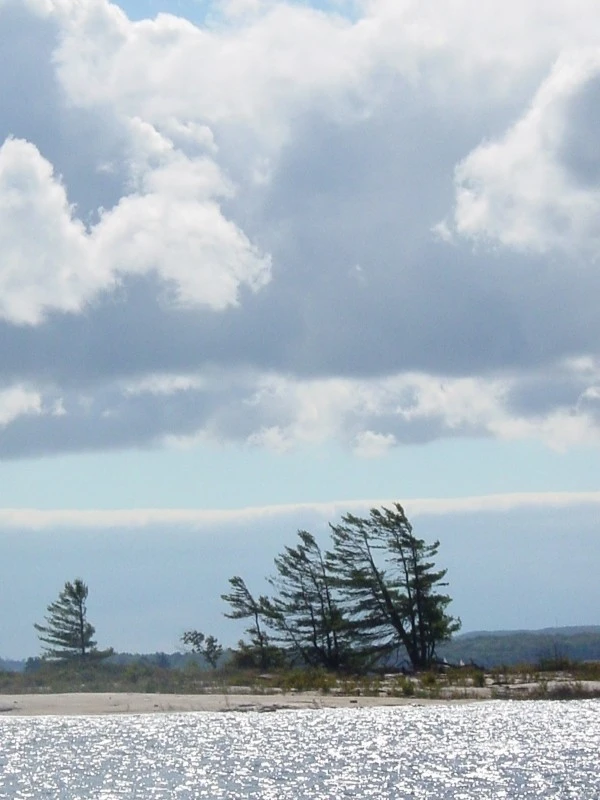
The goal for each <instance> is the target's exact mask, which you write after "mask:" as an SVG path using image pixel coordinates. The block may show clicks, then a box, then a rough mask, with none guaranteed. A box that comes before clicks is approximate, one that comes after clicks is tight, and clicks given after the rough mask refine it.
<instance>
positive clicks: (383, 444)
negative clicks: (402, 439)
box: [354, 431, 397, 458]
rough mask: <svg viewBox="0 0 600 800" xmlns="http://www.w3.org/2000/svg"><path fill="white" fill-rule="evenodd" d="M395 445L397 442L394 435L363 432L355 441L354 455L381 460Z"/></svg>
mask: <svg viewBox="0 0 600 800" xmlns="http://www.w3.org/2000/svg"><path fill="white" fill-rule="evenodd" d="M395 444H397V442H396V437H395V436H394V434H393V433H387V434H385V433H375V432H374V431H361V432H360V433H359V434H357V436H356V439H355V445H354V453H355V454H356V455H357V456H359V457H360V458H380V457H381V456H383V455H385V454H386V453H387V452H388V451H389V450H390V449H391V448H392V447H393V446H394V445H395Z"/></svg>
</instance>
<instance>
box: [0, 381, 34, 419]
mask: <svg viewBox="0 0 600 800" xmlns="http://www.w3.org/2000/svg"><path fill="white" fill-rule="evenodd" d="M41 412H42V398H41V396H40V395H39V394H38V393H37V392H34V391H31V390H30V389H26V388H25V387H23V386H11V387H10V388H9V389H2V390H0V427H3V426H6V425H10V423H11V422H13V421H14V420H15V419H18V418H19V417H21V416H23V415H26V414H36V415H37V414H40V413H41Z"/></svg>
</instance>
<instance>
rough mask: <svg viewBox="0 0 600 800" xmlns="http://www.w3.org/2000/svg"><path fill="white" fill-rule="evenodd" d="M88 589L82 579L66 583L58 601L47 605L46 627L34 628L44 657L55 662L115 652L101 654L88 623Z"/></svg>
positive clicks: (108, 653)
mask: <svg viewBox="0 0 600 800" xmlns="http://www.w3.org/2000/svg"><path fill="white" fill-rule="evenodd" d="M87 596H88V587H87V586H86V584H85V583H84V582H83V581H82V580H81V579H80V578H76V579H75V580H74V581H73V583H71V582H69V581H67V582H66V583H65V585H64V588H63V590H62V591H61V593H60V594H59V596H58V600H55V601H54V602H53V603H50V605H49V606H48V608H47V610H48V615H47V616H46V617H45V620H46V624H45V625H38V624H37V623H36V624H35V625H34V628H35V629H36V631H37V632H38V636H39V639H40V641H41V642H43V644H44V647H43V648H42V650H43V655H44V657H45V658H48V659H51V660H53V661H68V660H73V659H81V660H83V659H87V658H90V657H95V658H105V657H106V656H108V655H110V654H111V653H112V650H105V651H102V652H100V651H98V650H97V649H96V642H95V640H94V638H93V637H94V634H95V632H96V630H95V628H94V626H93V625H91V624H90V623H89V622H88V620H87V608H86V600H87Z"/></svg>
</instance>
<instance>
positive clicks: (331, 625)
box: [222, 503, 460, 669]
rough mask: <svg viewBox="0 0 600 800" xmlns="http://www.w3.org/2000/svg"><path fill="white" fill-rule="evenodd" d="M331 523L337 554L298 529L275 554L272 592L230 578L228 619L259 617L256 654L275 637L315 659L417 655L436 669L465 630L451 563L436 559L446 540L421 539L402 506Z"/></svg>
mask: <svg viewBox="0 0 600 800" xmlns="http://www.w3.org/2000/svg"><path fill="white" fill-rule="evenodd" d="M330 528H331V533H332V548H331V550H330V551H329V552H323V551H322V550H321V548H320V547H319V545H318V544H317V542H316V540H315V538H314V536H313V535H312V534H310V533H308V532H307V531H298V538H299V543H298V544H297V545H296V546H295V547H290V546H288V547H285V549H284V550H283V552H282V553H281V554H280V555H279V556H277V557H276V558H275V568H276V573H275V575H274V576H272V577H271V578H269V579H268V582H269V583H270V585H271V587H272V589H273V594H272V596H271V597H260V598H259V599H258V601H257V600H255V599H254V598H253V597H252V595H251V594H250V592H249V591H248V589H247V588H246V585H245V583H244V581H243V580H242V579H241V578H240V577H238V576H236V577H234V578H231V579H230V585H231V587H232V592H231V593H230V594H228V595H222V597H223V599H224V600H226V601H227V602H228V603H229V604H230V605H231V607H232V609H233V610H232V612H230V613H229V614H226V616H228V617H230V618H232V619H244V618H252V619H253V620H254V624H253V625H252V626H251V627H250V628H248V629H247V632H248V633H249V634H250V636H251V639H252V648H254V652H256V648H258V649H259V650H260V649H263V648H267V641H269V642H271V643H273V644H276V645H278V646H279V647H280V648H281V650H282V651H283V652H285V653H287V654H288V655H291V656H292V659H293V660H300V661H302V662H304V663H305V664H307V665H309V666H315V667H316V666H320V667H325V668H326V669H344V668H358V669H364V668H365V667H368V666H369V665H374V664H376V663H385V662H389V661H390V660H392V659H394V660H398V659H402V658H404V659H406V658H408V660H409V661H410V664H411V665H412V667H413V668H414V669H427V668H428V667H430V666H431V664H432V663H433V662H434V660H435V658H436V647H437V645H438V644H439V643H441V642H445V641H448V640H449V639H450V638H451V636H452V634H453V633H455V632H456V631H458V630H459V628H460V620H457V619H455V618H454V617H452V616H450V615H449V614H448V613H447V607H448V605H449V604H450V602H451V598H450V597H449V595H447V594H446V593H445V592H444V591H443V589H444V588H445V587H446V585H447V584H446V582H445V580H444V578H445V576H446V570H445V569H437V568H436V565H435V559H436V557H437V554H438V548H439V542H433V543H432V544H427V543H426V542H425V541H424V540H423V539H419V538H417V537H416V536H415V535H414V534H413V530H412V526H411V524H410V522H409V521H408V519H407V517H406V514H405V513H404V509H403V508H402V506H401V505H400V504H399V503H396V504H395V505H394V507H393V508H391V509H390V508H382V509H381V510H378V509H372V510H371V512H370V514H369V516H368V517H366V518H362V517H357V516H354V515H352V514H347V515H346V516H344V517H342V522H341V523H340V524H339V525H330ZM265 630H266V632H265ZM240 646H241V648H242V649H243V650H244V651H247V650H249V649H252V648H248V647H247V645H245V644H244V643H243V642H242V643H240ZM271 649H272V648H271Z"/></svg>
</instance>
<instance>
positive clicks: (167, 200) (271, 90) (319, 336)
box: [0, 0, 600, 657]
mask: <svg viewBox="0 0 600 800" xmlns="http://www.w3.org/2000/svg"><path fill="white" fill-rule="evenodd" d="M160 12H168V14H167V15H165V14H162V15H160ZM599 16H600V12H599V11H598V9H597V4H596V3H595V2H592V0H576V2H575V5H573V3H572V2H570V3H567V2H566V0H553V1H552V2H550V3H548V2H546V3H543V4H542V3H541V0H525V2H520V3H519V4H517V3H502V4H501V5H500V3H497V2H492V3H489V4H481V3H476V2H475V0H461V2H460V3H457V4H455V5H453V7H452V9H451V10H448V7H447V4H443V3H442V2H441V0H427V2H413V1H412V0H408V2H406V3H402V4H399V3H398V2H397V0H369V2H367V1H366V0H365V1H364V2H361V1H360V0H355V1H352V2H350V0H348V2H346V1H345V0H331V2H329V3H321V4H313V5H310V4H309V3H283V2H278V0H221V1H220V2H212V3H210V2H195V0H179V2H171V3H169V4H166V3H161V2H158V0H130V1H129V2H125V0H123V2H122V3H121V5H120V6H117V5H115V4H113V3H110V2H108V0H89V2H83V3H82V2H76V0H62V2H60V3H59V2H56V0H47V2H46V0H44V1H42V0H0V33H2V35H3V41H4V42H6V43H7V44H6V46H3V52H2V60H1V62H0V252H1V253H2V254H3V255H2V258H0V345H1V347H0V516H2V519H3V521H4V523H3V527H2V529H0V552H1V553H2V560H3V563H11V561H12V563H13V567H14V568H13V569H12V570H10V571H9V572H8V574H6V575H5V578H4V579H3V580H4V583H3V589H2V591H3V597H4V600H3V604H4V605H5V606H6V604H7V603H9V604H15V605H14V607H15V613H14V614H13V613H11V614H9V615H5V617H4V619H2V618H0V657H1V656H3V655H4V656H14V655H29V654H31V653H34V652H36V648H37V646H38V645H37V641H36V639H35V632H34V631H33V627H32V625H33V622H35V621H38V620H39V618H40V617H41V616H42V615H43V613H44V608H45V606H46V605H47V603H49V602H50V601H51V600H52V599H53V598H54V596H55V595H56V594H57V592H58V591H59V589H60V587H61V586H62V584H63V583H64V581H65V580H67V579H72V578H74V577H76V575H81V577H83V578H84V579H85V580H87V581H88V583H89V584H90V597H91V602H90V608H91V609H92V610H93V612H94V614H95V620H92V621H95V622H96V624H97V627H98V631H99V636H100V638H101V639H104V640H107V641H108V643H115V644H117V645H118V647H119V648H121V649H123V648H125V647H127V649H130V650H138V649H159V648H160V649H173V647H174V646H175V644H176V643H177V640H178V636H179V635H180V633H181V631H182V630H183V628H184V627H189V626H190V625H191V626H195V627H198V628H201V629H204V628H208V627H210V628H212V629H213V630H214V631H215V632H217V633H220V634H221V635H222V636H223V637H224V638H225V639H227V637H228V636H232V635H231V634H228V633H227V630H228V628H227V627H226V626H227V623H224V622H223V621H222V618H221V613H222V610H223V609H222V607H221V605H220V602H219V600H218V595H219V593H220V591H221V590H222V591H224V590H225V588H226V587H225V586H222V585H221V584H222V582H223V580H225V579H226V576H227V575H230V574H234V573H242V574H244V573H245V570H246V571H247V573H248V577H249V579H250V580H251V581H256V582H257V583H260V581H261V580H263V578H264V576H265V575H266V574H269V572H270V564H271V563H272V559H273V557H274V556H275V555H276V554H277V552H278V550H279V549H281V547H283V546H284V545H285V544H287V543H289V542H290V540H291V539H293V536H294V532H295V531H296V530H297V529H298V528H299V527H301V526H302V525H303V524H305V523H306V524H308V523H307V522H306V520H307V519H308V522H311V523H313V524H314V525H315V527H316V528H317V529H318V530H321V531H322V532H323V534H325V532H326V525H325V522H326V520H327V519H331V521H335V516H336V515H339V514H341V513H343V511H344V510H345V508H346V507H349V506H352V507H356V508H365V509H366V508H367V507H368V505H369V503H370V502H371V501H376V502H384V501H392V500H400V501H402V502H404V503H405V504H406V506H407V509H408V510H409V513H410V510H411V508H413V509H414V510H415V514H416V521H418V524H419V526H423V528H424V530H419V532H420V533H422V535H423V536H424V537H425V538H428V532H429V530H431V535H432V536H437V537H439V538H440V539H441V540H442V545H444V542H445V540H452V541H453V544H452V547H450V548H449V550H448V563H449V569H450V573H449V577H450V579H451V593H453V594H454V595H455V598H456V605H457V607H458V608H457V613H460V615H461V617H462V619H463V624H464V628H465V629H466V630H471V629H473V628H475V627H476V628H481V627H490V628H497V627H519V626H520V622H519V620H521V621H522V624H523V625H534V626H543V625H546V624H547V625H552V624H554V623H555V621H557V620H558V621H559V622H560V623H561V624H578V623H581V624H590V623H598V622H600V620H598V618H597V611H596V609H597V608H598V600H600V596H599V594H598V592H599V590H598V589H597V588H596V587H595V585H593V579H592V575H593V569H595V570H596V571H597V568H598V565H599V561H600V544H598V543H597V540H598V537H597V519H598V513H597V511H598V501H597V497H598V493H599V492H600V487H599V486H598V475H599V474H600V352H599V348H598V342H599V341H600V317H599V316H598V314H597V297H598V296H599V292H600V270H599V269H598V256H597V253H598V249H599V246H600V238H599V237H598V230H597V223H596V220H597V218H598V213H600V182H599V181H600V149H599V148H598V143H597V129H598V122H599V119H598V111H597V109H598V108H600V104H599V103H598V100H599V98H600V88H599V87H600V39H599V37H598V34H597V31H598V22H599V21H600V19H599ZM515 494H518V495H519V496H518V498H517V499H515V497H514V496H515ZM478 498H487V499H486V500H485V501H483V500H478ZM489 498H491V499H489ZM503 498H504V499H503ZM540 498H543V500H540ZM426 500H428V501H431V502H434V503H435V502H438V501H442V500H444V501H449V502H451V503H456V504H458V505H456V506H452V507H451V508H450V507H446V506H444V507H443V508H444V510H443V511H442V512H437V511H436V513H435V515H433V516H432V515H431V513H430V512H428V511H423V508H426V507H425V506H423V505H422V503H423V502H424V501H426ZM420 504H421V505H420ZM482 504H483V505H482ZM436 508H437V507H436ZM548 509H550V510H551V511H550V512H549V511H548ZM166 510H169V511H172V512H173V514H175V516H173V517H169V516H168V515H167V516H165V513H164V512H165V511H166ZM178 510H181V511H182V512H183V511H186V512H189V513H188V515H187V516H185V515H184V518H183V519H180V518H178V517H177V513H178ZM111 511H114V512H123V514H124V515H125V516H119V514H116V516H113V517H110V516H109V517H102V515H101V514H100V512H107V513H108V512H111ZM79 512H80V513H81V514H83V515H84V516H77V513H79ZM228 513H230V514H234V516H233V517H227V514H228ZM549 513H550V517H551V518H552V522H551V524H550V520H549ZM99 514H100V515H99ZM127 514H130V516H127ZM223 514H225V517H223V516H222V515H223ZM265 514H266V515H267V518H268V520H269V522H268V526H267V527H268V533H265V532H264V531H262V525H263V522H264V519H265V516H264V515H265ZM69 515H71V516H69ZM131 515H133V516H131ZM220 515H221V516H220ZM307 515H308V517H307ZM224 520H225V521H224ZM79 524H80V525H81V526H82V532H81V535H78V533H77V530H78V529H77V525H79ZM476 526H480V529H479V533H480V535H479V537H477V536H476V531H477V528H476ZM457 528H458V529H459V530H461V529H463V528H464V530H465V533H464V538H463V539H461V538H460V537H459V538H458V539H456V536H457V533H456V531H457ZM261 531H262V532H261ZM544 536H545V537H547V542H548V547H547V549H544V548H543V547H541V545H540V537H542V541H543V537H544ZM453 537H454V538H453ZM503 537H504V539H505V542H506V544H505V547H506V551H505V552H506V553H508V554H509V556H510V558H513V559H514V562H515V563H516V562H519V561H520V560H522V562H523V564H524V565H525V566H523V567H522V569H521V568H520V571H517V572H515V574H514V575H515V576H514V580H517V577H518V579H519V580H520V581H523V582H526V581H527V578H528V577H529V578H530V579H531V587H530V590H529V591H530V594H529V595H528V597H526V598H523V597H521V595H520V594H519V592H517V590H516V589H514V590H513V588H511V584H510V581H508V578H507V576H508V575H509V574H512V573H511V567H510V563H511V562H510V559H509V558H508V556H507V560H506V563H505V562H504V561H502V559H500V560H499V559H498V558H497V557H496V554H497V548H498V547H502V541H503ZM565 537H567V539H568V541H569V546H568V547H567V548H565V547H564V541H565ZM75 541H76V542H77V544H76V545H75V544H74V543H75ZM476 541H477V542H478V544H477V547H478V549H480V563H479V562H477V561H476V560H473V559H474V558H475V556H474V555H473V547H474V546H475V544H474V543H475V542H476ZM209 542H210V547H209V546H208V543H209ZM248 542H250V543H251V546H250V545H248ZM219 543H221V544H220V545H219ZM533 543H535V546H536V548H538V550H537V552H539V562H538V563H536V564H534V563H533V562H532V560H531V557H530V556H531V553H532V552H534V548H533ZM144 548H146V549H144ZM12 553H14V554H15V557H14V559H13V558H12V557H11V554H12ZM443 553H444V550H443V548H442V555H443ZM140 554H143V558H141V560H140ZM527 554H529V555H527ZM559 554H560V555H559ZM559 558H560V559H561V560H562V566H563V568H564V571H565V572H566V573H567V574H568V580H565V581H564V583H563V587H562V589H561V591H560V592H552V591H550V589H549V588H548V585H547V582H546V580H545V577H544V576H546V577H547V576H549V575H552V576H554V577H556V575H557V573H556V568H557V559H559ZM463 562H464V564H467V565H468V567H469V568H468V569H467V568H465V569H463V568H462V567H461V564H462V563H463ZM115 563H118V565H119V567H118V569H117V568H115V567H114V564H115ZM217 563H218V566H217ZM111 564H112V565H113V566H111ZM141 564H143V568H142V566H140V565H141ZM191 564H194V565H196V566H195V568H196V570H197V578H198V580H197V582H195V581H194V578H193V573H194V570H193V569H191V566H190V565H191ZM263 565H264V566H263ZM473 570H475V571H476V572H477V573H478V576H480V577H481V580H484V581H486V582H487V584H488V585H489V586H490V587H502V592H500V595H499V596H498V597H497V598H496V599H494V596H495V595H494V592H493V591H490V593H489V598H488V599H486V598H485V597H484V598H482V596H481V593H479V594H477V593H476V592H475V589H474V585H472V586H469V585H468V582H469V579H470V577H469V576H472V575H473ZM453 572H454V579H453V578H452V573H453ZM128 576H129V577H128ZM151 580H153V585H154V587H155V590H152V591H148V582H149V581H151ZM511 580H512V579H511ZM219 581H221V584H219V585H221V589H219V588H218V586H217V584H218V583H219ZM507 581H508V582H507ZM125 589H127V591H130V592H131V595H128V597H129V600H128V601H127V603H128V608H127V610H126V611H125V609H124V608H120V609H119V608H117V609H115V608H114V607H113V600H114V598H119V597H121V598H124V597H125V595H126V592H125ZM498 591H500V589H499V590H498ZM94 597H95V598H96V599H95V600H94ZM175 597H177V598H178V599H177V603H176V604H175V605H174V604H173V598H175ZM511 597H512V598H513V599H512V600H511ZM539 597H543V598H544V599H543V602H542V603H541V604H540V605H539V607H537V606H536V602H538V600H539ZM110 598H113V600H110ZM136 598H137V599H136ZM474 598H476V599H474ZM534 598H537V599H534ZM527 601H528V602H529V604H530V606H531V609H532V610H531V613H529V612H527V613H526V612H525V610H524V604H525V602H527ZM123 603H125V600H123ZM161 607H162V608H163V610H164V614H163V615H162V616H161V615H160V614H158V613H157V608H161ZM535 608H537V611H535ZM17 611H18V613H17ZM178 615H179V616H178ZM179 617H181V624H180V625H179V624H178V620H179ZM98 620H99V621H98ZM156 620H158V621H156ZM486 620H488V621H489V622H488V623H486ZM154 622H156V624H154ZM153 625H154V627H153ZM222 626H224V627H222ZM124 631H126V636H125V635H124V633H123V632H124ZM127 637H129V638H127ZM232 640H233V639H232ZM126 642H129V644H128V645H127V644H126ZM105 643H107V642H106V641H105Z"/></svg>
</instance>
